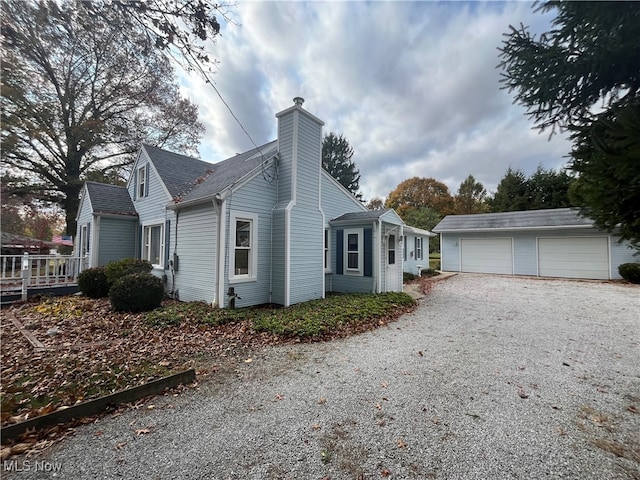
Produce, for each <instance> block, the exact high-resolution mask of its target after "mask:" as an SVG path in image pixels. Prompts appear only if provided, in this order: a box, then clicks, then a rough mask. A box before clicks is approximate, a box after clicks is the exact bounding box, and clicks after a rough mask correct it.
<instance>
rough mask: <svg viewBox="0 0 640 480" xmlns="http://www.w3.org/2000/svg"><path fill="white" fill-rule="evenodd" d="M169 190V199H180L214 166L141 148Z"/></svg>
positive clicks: (145, 147)
mask: <svg viewBox="0 0 640 480" xmlns="http://www.w3.org/2000/svg"><path fill="white" fill-rule="evenodd" d="M142 147H143V148H144V149H145V151H146V152H147V155H149V159H150V160H151V162H152V163H153V165H154V166H155V168H156V171H157V172H158V175H160V178H161V179H162V181H163V183H164V184H165V186H166V187H167V190H169V194H170V195H171V198H176V197H182V196H184V195H186V194H187V193H189V192H190V191H191V190H193V188H194V186H195V185H196V184H197V182H196V181H197V180H198V179H199V178H204V177H206V176H207V175H209V174H210V173H211V172H212V171H213V168H214V165H213V164H212V163H209V162H205V161H203V160H198V159H197V158H193V157H189V156H187V155H180V154H179V153H173V152H169V151H167V150H163V149H161V148H158V147H152V146H151V145H143V146H142Z"/></svg>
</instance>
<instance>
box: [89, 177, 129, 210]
mask: <svg viewBox="0 0 640 480" xmlns="http://www.w3.org/2000/svg"><path fill="white" fill-rule="evenodd" d="M87 190H88V192H89V199H90V201H91V207H92V209H93V213H113V214H119V215H134V216H137V215H138V214H137V213H136V209H135V208H134V206H133V202H132V201H131V197H130V196H129V192H128V191H127V189H126V188H125V187H119V186H117V185H107V184H106V183H97V182H87Z"/></svg>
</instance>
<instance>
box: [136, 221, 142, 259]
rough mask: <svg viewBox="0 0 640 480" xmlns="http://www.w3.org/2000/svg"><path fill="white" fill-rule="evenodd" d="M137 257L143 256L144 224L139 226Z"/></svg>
mask: <svg viewBox="0 0 640 480" xmlns="http://www.w3.org/2000/svg"><path fill="white" fill-rule="evenodd" d="M136 258H138V259H139V258H142V225H140V226H139V227H138V248H137V252H136Z"/></svg>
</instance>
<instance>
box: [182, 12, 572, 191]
mask: <svg viewBox="0 0 640 480" xmlns="http://www.w3.org/2000/svg"><path fill="white" fill-rule="evenodd" d="M230 13H231V16H232V18H233V19H234V21H235V23H236V24H237V25H234V24H224V25H223V28H222V35H221V37H220V38H219V40H218V41H217V43H216V45H215V46H214V47H213V48H212V52H213V55H215V57H216V58H217V59H218V60H219V61H220V65H219V68H218V71H217V72H216V73H215V75H214V77H213V78H214V81H215V84H216V87H217V88H218V90H219V91H220V93H221V95H222V96H223V98H224V99H225V101H226V102H227V103H228V104H229V105H230V107H231V108H232V110H233V112H234V113H235V115H236V116H237V117H238V118H239V119H240V121H241V122H242V124H243V125H244V127H245V129H246V130H247V131H248V132H249V134H250V135H251V137H252V138H253V139H254V141H255V142H256V143H257V144H258V145H261V144H263V143H266V142H268V141H270V140H273V139H275V138H276V119H275V117H274V114H275V113H276V112H278V111H280V110H283V109H285V108H287V107H289V106H290V105H292V104H293V103H292V98H293V97H295V96H302V97H304V98H305V100H306V101H305V104H304V107H305V108H306V109H307V110H308V111H310V112H311V113H313V114H314V115H316V116H318V117H319V118H321V119H322V120H324V122H325V133H328V132H336V133H342V134H344V136H345V137H346V139H347V140H348V141H349V143H350V144H351V146H352V147H353V148H354V150H355V155H354V157H353V158H354V161H355V162H356V165H357V167H358V168H359V170H360V173H361V175H362V178H361V180H360V186H361V191H362V193H363V195H364V197H365V199H367V200H369V199H371V198H372V197H375V196H378V197H383V198H384V197H386V196H387V195H388V194H389V192H391V191H392V190H393V189H394V188H395V187H396V186H397V185H398V184H399V183H400V182H402V181H403V180H406V179H408V178H411V177H414V176H418V177H433V178H435V179H437V180H439V181H442V182H444V183H445V184H446V185H447V186H448V187H449V189H450V190H451V193H452V194H454V193H455V192H456V191H457V189H458V186H459V185H460V182H461V181H462V180H464V179H465V178H466V177H467V176H468V175H469V174H471V175H473V176H474V177H475V178H476V180H479V181H480V182H482V183H483V184H484V186H485V187H486V188H487V190H489V191H490V192H494V191H495V188H496V185H497V183H498V182H499V181H500V179H501V178H502V177H503V176H504V173H505V171H506V170H507V168H508V167H509V166H511V167H513V168H519V169H521V170H523V171H524V172H525V174H527V175H529V174H530V173H532V172H533V171H535V169H536V168H537V166H538V165H540V164H542V165H543V166H544V167H545V168H554V169H558V168H561V167H562V166H563V165H565V163H566V158H565V156H566V154H567V153H568V152H569V150H570V146H569V143H568V142H567V141H566V139H565V138H563V137H561V136H557V135H556V136H554V137H553V138H552V139H551V141H549V137H548V134H547V133H542V134H540V133H538V131H537V130H532V128H531V127H532V123H531V122H530V121H529V120H528V118H527V117H526V116H525V115H524V113H525V110H524V108H523V107H521V106H518V105H513V97H512V95H511V94H509V93H508V92H507V91H505V90H500V84H499V82H498V80H499V70H498V69H496V65H497V63H498V51H497V47H498V46H499V45H500V43H501V41H502V38H503V37H502V35H503V33H505V32H507V31H508V30H509V25H519V24H520V22H522V23H524V24H525V25H528V26H530V27H531V28H532V30H533V31H534V32H543V31H546V30H548V29H549V22H550V20H551V19H552V15H551V16H550V15H547V16H544V15H542V14H540V13H534V12H533V10H532V8H531V3H530V2H458V1H456V2H453V1H450V2H383V1H379V2H378V1H374V2H360V1H351V2H309V3H302V2H243V1H241V0H240V2H239V4H238V6H237V7H235V8H233V9H232V10H231V12H230ZM183 94H184V95H186V96H188V97H189V98H191V100H192V101H194V102H196V103H197V104H198V105H199V107H200V120H201V121H202V122H203V123H204V124H205V126H206V128H207V132H206V134H205V138H204V140H203V142H202V144H201V146H200V153H201V157H202V159H203V160H207V161H212V162H216V161H219V160H222V159H224V158H227V157H229V156H231V155H233V154H235V153H236V152H243V151H246V150H249V149H251V148H253V145H252V143H251V140H249V138H248V137H247V136H246V134H245V133H244V132H243V131H242V129H241V128H240V127H239V126H238V124H237V123H236V122H235V120H234V119H233V117H232V116H231V114H230V113H229V111H228V110H227V109H226V108H225V107H224V105H223V103H222V102H221V100H220V99H219V98H218V97H217V96H216V94H215V92H214V91H213V90H212V89H211V87H210V86H207V85H205V84H204V83H203V82H200V81H198V79H197V78H189V79H183Z"/></svg>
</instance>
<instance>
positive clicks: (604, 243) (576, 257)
mask: <svg viewBox="0 0 640 480" xmlns="http://www.w3.org/2000/svg"><path fill="white" fill-rule="evenodd" d="M538 274H539V275H540V276H541V277H565V278H595V279H608V278H609V241H608V239H607V237H563V238H539V239H538Z"/></svg>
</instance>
